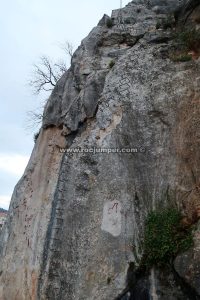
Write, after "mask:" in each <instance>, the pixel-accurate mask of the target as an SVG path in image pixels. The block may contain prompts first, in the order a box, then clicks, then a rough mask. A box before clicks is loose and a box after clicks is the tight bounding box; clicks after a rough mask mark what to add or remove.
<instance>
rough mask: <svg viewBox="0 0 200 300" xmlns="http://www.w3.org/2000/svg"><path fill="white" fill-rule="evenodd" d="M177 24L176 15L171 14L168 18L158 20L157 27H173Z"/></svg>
mask: <svg viewBox="0 0 200 300" xmlns="http://www.w3.org/2000/svg"><path fill="white" fill-rule="evenodd" d="M174 25H175V20H174V17H173V16H172V15H169V16H168V17H167V18H166V19H162V20H158V22H157V24H156V29H159V28H161V29H164V30H166V29H168V28H169V29H172V28H173V27H174Z"/></svg>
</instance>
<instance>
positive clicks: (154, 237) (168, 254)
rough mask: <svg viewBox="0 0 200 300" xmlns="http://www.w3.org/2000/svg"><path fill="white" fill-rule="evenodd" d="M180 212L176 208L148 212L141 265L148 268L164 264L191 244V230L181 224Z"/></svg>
mask: <svg viewBox="0 0 200 300" xmlns="http://www.w3.org/2000/svg"><path fill="white" fill-rule="evenodd" d="M181 219H182V216H181V214H180V213H179V212H178V211H177V210H176V209H166V210H163V211H159V212H152V213H150V214H149V216H148V219H147V222H146V226H145V234H144V256H143V265H145V266H146V267H148V268H150V267H152V266H153V265H155V266H166V265H168V264H170V263H171V261H172V260H173V259H174V258H175V257H176V256H177V254H178V253H180V252H183V251H186V250H188V249H189V248H190V247H191V246H192V244H193V239H192V231H191V228H190V229H184V228H183V227H182V226H181Z"/></svg>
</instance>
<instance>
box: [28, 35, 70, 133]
mask: <svg viewBox="0 0 200 300" xmlns="http://www.w3.org/2000/svg"><path fill="white" fill-rule="evenodd" d="M59 47H60V48H61V49H62V50H63V51H64V53H65V56H68V57H70V58H71V57H72V55H73V46H72V44H71V43H69V42H68V41H66V42H65V43H64V44H60V45H59ZM66 61H67V57H66ZM66 71H67V66H66V62H65V60H64V59H61V60H59V61H57V62H53V60H52V59H51V58H49V57H48V56H46V55H43V56H41V57H40V59H39V61H38V63H36V64H34V65H33V73H32V76H31V80H29V82H28V84H29V86H31V88H32V90H33V93H34V94H36V95H38V94H42V92H51V91H52V90H53V89H54V87H55V86H56V83H57V82H58V80H59V79H60V78H61V76H62V75H63V74H64V73H65V72H66ZM42 95H43V94H42ZM43 109H44V106H42V107H40V108H39V109H37V110H35V111H29V112H28V113H27V122H26V123H27V126H26V127H27V129H28V130H32V129H33V128H38V127H39V126H40V125H41V123H42V120H43V118H44V116H43V114H42V113H41V112H42V110H43Z"/></svg>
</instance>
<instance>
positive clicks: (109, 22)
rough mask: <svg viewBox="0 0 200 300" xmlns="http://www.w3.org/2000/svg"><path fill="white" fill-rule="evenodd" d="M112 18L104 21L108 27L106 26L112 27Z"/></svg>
mask: <svg viewBox="0 0 200 300" xmlns="http://www.w3.org/2000/svg"><path fill="white" fill-rule="evenodd" d="M113 25H114V24H113V20H112V19H108V20H107V21H106V26H107V27H108V28H112V27H113Z"/></svg>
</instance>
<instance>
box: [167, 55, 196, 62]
mask: <svg viewBox="0 0 200 300" xmlns="http://www.w3.org/2000/svg"><path fill="white" fill-rule="evenodd" d="M171 60H173V61H175V62H179V61H180V62H186V61H191V60H192V55H189V54H179V55H175V54H174V55H172V56H171Z"/></svg>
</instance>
